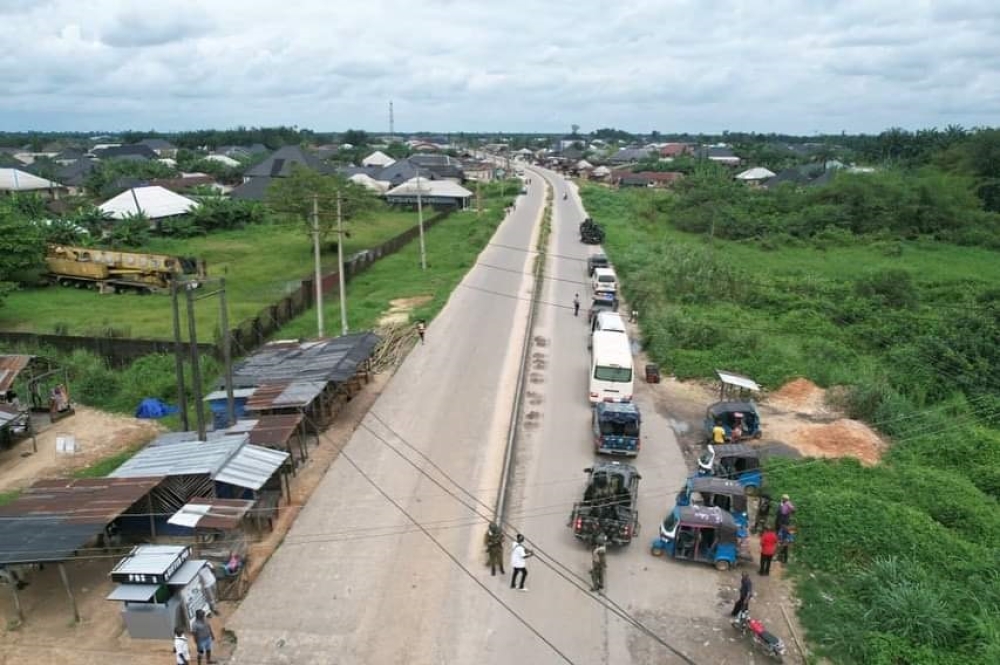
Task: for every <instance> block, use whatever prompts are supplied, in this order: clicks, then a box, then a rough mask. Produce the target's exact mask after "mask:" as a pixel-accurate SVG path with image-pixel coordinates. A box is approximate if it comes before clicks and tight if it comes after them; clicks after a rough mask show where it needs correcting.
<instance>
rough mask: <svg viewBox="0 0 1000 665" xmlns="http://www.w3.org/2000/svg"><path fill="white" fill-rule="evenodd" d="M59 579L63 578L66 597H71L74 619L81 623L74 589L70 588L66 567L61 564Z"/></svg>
mask: <svg viewBox="0 0 1000 665" xmlns="http://www.w3.org/2000/svg"><path fill="white" fill-rule="evenodd" d="M59 577H61V578H62V583H63V586H64V587H65V588H66V595H67V596H69V603H70V605H72V606H73V619H75V620H76V622H77V623H80V610H79V609H77V606H76V597H75V596H73V589H72V588H70V586H69V577H67V576H66V566H64V565H63V562H62V561H60V562H59Z"/></svg>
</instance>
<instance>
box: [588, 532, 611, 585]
mask: <svg viewBox="0 0 1000 665" xmlns="http://www.w3.org/2000/svg"><path fill="white" fill-rule="evenodd" d="M607 542H608V537H607V536H605V535H604V534H603V533H602V534H601V535H599V536H598V537H597V542H596V544H595V545H594V551H593V552H592V553H591V567H590V579H591V581H592V582H593V588H591V591H602V590H603V589H604V571H605V569H607V567H608V562H607V560H606V559H605V555H606V554H607V551H608V547H607Z"/></svg>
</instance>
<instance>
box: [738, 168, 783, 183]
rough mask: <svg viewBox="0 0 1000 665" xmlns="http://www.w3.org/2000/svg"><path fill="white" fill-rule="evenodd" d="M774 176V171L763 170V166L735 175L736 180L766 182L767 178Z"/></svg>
mask: <svg viewBox="0 0 1000 665" xmlns="http://www.w3.org/2000/svg"><path fill="white" fill-rule="evenodd" d="M774 175H775V173H774V171H772V170H770V169H765V168H764V167H763V166H755V167H753V168H752V169H747V170H746V171H744V172H743V173H739V174H737V175H736V179H737V180H767V179H768V178H773V177H774Z"/></svg>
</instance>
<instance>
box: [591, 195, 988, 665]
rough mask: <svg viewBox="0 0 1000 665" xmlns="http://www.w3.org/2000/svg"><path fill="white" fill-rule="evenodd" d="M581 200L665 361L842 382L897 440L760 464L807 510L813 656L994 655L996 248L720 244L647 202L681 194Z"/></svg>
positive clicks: (805, 572)
mask: <svg viewBox="0 0 1000 665" xmlns="http://www.w3.org/2000/svg"><path fill="white" fill-rule="evenodd" d="M583 196H584V202H585V204H586V206H587V209H588V212H590V213H591V215H592V216H593V218H594V219H595V220H597V221H598V222H601V223H604V224H605V225H606V229H607V242H606V243H605V249H606V251H607V252H608V254H609V255H610V257H611V259H612V261H613V262H614V263H615V266H616V268H617V269H618V272H619V274H620V275H621V276H622V284H623V290H624V292H625V295H626V296H627V297H628V298H629V300H630V301H631V302H633V303H637V304H638V307H639V311H640V317H639V318H640V323H641V325H642V328H643V336H644V340H643V341H644V343H645V345H646V348H647V350H648V351H649V352H650V354H651V356H652V357H653V358H654V359H655V360H657V361H658V362H660V364H661V365H663V366H664V367H665V368H667V369H668V371H671V372H672V373H674V374H677V375H678V376H682V377H705V378H708V377H711V376H712V375H713V371H714V369H715V368H724V369H730V370H733V371H737V372H742V373H746V374H749V375H751V376H753V377H754V378H756V379H758V380H760V381H762V382H763V383H765V384H766V385H768V386H769V387H774V386H777V385H780V384H782V383H783V382H784V381H786V380H788V379H790V378H792V377H796V376H804V377H806V378H809V379H811V380H813V381H815V382H817V383H819V384H821V385H825V386H832V385H838V386H842V387H844V391H843V397H842V406H844V407H845V408H846V410H847V412H848V414H849V415H851V416H853V417H856V418H862V419H864V420H866V421H868V422H869V423H871V424H872V425H874V426H875V427H877V428H878V429H880V430H881V431H882V432H883V433H884V434H887V435H889V436H890V437H891V440H892V445H891V447H890V448H889V450H888V452H887V453H886V454H885V456H884V457H883V460H882V462H881V463H879V464H877V465H875V466H873V467H862V466H861V465H860V464H858V463H857V462H855V461H854V460H842V461H835V460H820V461H817V460H799V461H788V460H781V459H774V460H770V461H769V462H768V463H767V466H766V471H767V483H768V485H769V491H770V492H771V494H772V495H775V494H781V493H784V492H788V493H790V494H791V495H792V497H793V500H794V501H795V502H796V504H797V507H798V511H797V513H796V517H795V519H796V523H797V526H798V528H799V536H798V539H797V542H796V544H795V547H794V554H793V560H792V565H791V566H790V567H789V569H788V570H789V571H790V573H791V574H792V575H793V576H794V578H795V580H796V583H797V590H798V594H799V597H800V599H801V600H802V601H803V606H802V608H801V609H800V610H799V617H800V619H801V620H802V622H803V625H804V626H805V628H806V630H807V637H808V640H809V642H810V646H811V647H812V648H813V649H814V650H815V651H816V653H817V654H818V655H821V656H824V657H827V658H828V659H829V660H830V661H832V662H837V663H859V664H861V663H864V664H869V663H875V664H879V665H883V664H884V665H897V664H899V663H909V664H914V665H916V664H921V665H922V664H926V665H931V664H934V665H950V664H954V665H958V664H959V663H961V664H963V665H964V664H967V663H982V664H983V665H985V664H986V663H996V662H1000V558H998V557H997V556H996V550H995V548H996V543H998V542H1000V430H998V429H996V426H997V424H998V423H1000V399H998V398H997V397H996V394H997V382H996V381H994V379H993V376H994V375H995V373H996V372H995V370H996V366H997V365H998V364H1000V307H998V304H997V303H998V298H997V284H1000V255H998V253H997V252H992V251H989V250H983V249H977V248H970V247H959V246H956V245H951V244H947V243H943V242H934V241H932V240H912V241H911V240H908V241H899V240H893V241H887V240H885V239H882V238H878V237H860V236H851V235H850V234H844V233H839V232H833V233H829V234H820V237H817V238H814V239H812V240H810V241H809V242H808V243H806V242H802V241H796V240H795V239H794V238H782V239H781V240H780V242H768V241H767V239H763V240H749V241H743V242H728V241H720V240H718V239H715V240H714V241H712V242H710V241H709V239H708V238H707V237H705V236H704V235H693V234H688V233H683V232H680V231H678V230H676V229H675V228H674V227H673V226H672V225H671V220H670V219H669V214H670V213H669V212H658V213H657V214H655V215H650V214H648V211H650V210H659V211H669V210H670V207H669V205H661V206H660V207H658V208H657V207H654V206H651V205H649V203H650V197H666V196H669V194H664V193H662V192H659V193H658V192H649V191H628V192H617V191H613V190H608V189H606V188H601V187H594V186H585V187H584V188H583ZM661 203H663V202H662V201H661ZM764 427H765V428H766V427H767V424H766V423H764Z"/></svg>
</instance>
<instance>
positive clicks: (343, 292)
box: [337, 102, 392, 335]
mask: <svg viewBox="0 0 1000 665" xmlns="http://www.w3.org/2000/svg"><path fill="white" fill-rule="evenodd" d="M389 104H390V108H391V105H392V102H389ZM337 281H339V282H340V334H341V335H346V334H347V287H346V286H345V285H344V215H343V212H342V211H341V206H340V190H339V189H338V190H337Z"/></svg>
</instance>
